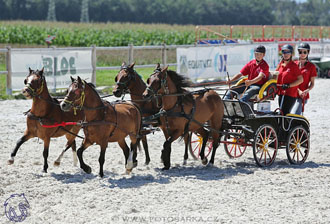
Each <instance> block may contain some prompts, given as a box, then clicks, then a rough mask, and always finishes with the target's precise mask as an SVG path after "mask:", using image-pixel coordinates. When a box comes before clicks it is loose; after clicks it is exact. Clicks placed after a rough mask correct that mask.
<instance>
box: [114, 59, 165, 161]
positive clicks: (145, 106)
mask: <svg viewBox="0 0 330 224" xmlns="http://www.w3.org/2000/svg"><path fill="white" fill-rule="evenodd" d="M115 82H116V86H115V88H114V90H113V94H114V95H115V96H116V97H121V96H122V95H124V94H125V93H127V92H129V94H130V96H131V100H132V102H134V103H136V104H137V105H138V106H139V107H140V109H141V111H142V117H149V116H151V115H153V114H156V113H157V112H159V109H160V107H161V106H157V104H159V103H158V101H156V100H157V99H156V98H154V99H152V100H145V99H144V98H143V96H142V94H143V92H144V91H145V89H146V88H147V85H146V84H145V82H144V81H143V80H142V78H141V76H140V75H139V74H138V73H137V72H136V71H135V70H134V63H132V64H130V65H129V66H127V65H126V64H125V63H123V64H122V65H121V69H120V71H119V73H118V74H117V75H116V77H115ZM142 144H143V148H144V151H145V156H146V161H145V164H146V165H148V164H149V162H150V156H149V150H148V143H147V137H146V135H144V136H143V137H142Z"/></svg>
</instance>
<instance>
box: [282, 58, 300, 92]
mask: <svg viewBox="0 0 330 224" xmlns="http://www.w3.org/2000/svg"><path fill="white" fill-rule="evenodd" d="M280 63H282V62H280ZM278 71H279V74H278V78H277V84H280V85H282V84H290V83H292V82H294V81H296V80H297V79H298V76H299V75H301V73H300V70H299V67H298V66H297V65H296V64H295V63H294V62H293V61H290V62H289V63H288V64H287V65H286V66H283V65H281V66H280V67H279V69H278ZM278 95H287V96H291V97H298V86H295V87H291V88H289V89H286V90H283V89H282V87H281V86H278Z"/></svg>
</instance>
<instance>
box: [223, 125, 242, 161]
mask: <svg viewBox="0 0 330 224" xmlns="http://www.w3.org/2000/svg"><path fill="white" fill-rule="evenodd" d="M230 132H236V133H242V130H236V129H231V130H230ZM243 140H244V139H242V138H240V137H238V136H236V135H225V138H224V141H225V142H230V143H225V144H224V146H225V152H226V153H227V155H228V156H229V158H238V157H241V156H242V155H243V154H244V152H245V150H246V147H247V146H242V145H241V143H244V142H243Z"/></svg>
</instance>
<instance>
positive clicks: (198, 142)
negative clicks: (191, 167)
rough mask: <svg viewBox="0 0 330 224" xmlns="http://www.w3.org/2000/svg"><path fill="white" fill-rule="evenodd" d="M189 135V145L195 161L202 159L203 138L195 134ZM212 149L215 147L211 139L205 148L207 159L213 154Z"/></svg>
mask: <svg viewBox="0 0 330 224" xmlns="http://www.w3.org/2000/svg"><path fill="white" fill-rule="evenodd" d="M189 135H190V136H189V140H190V143H189V145H188V147H189V152H190V154H191V156H192V157H193V158H194V159H195V160H197V159H199V158H200V157H199V153H200V151H201V149H202V144H203V137H202V136H200V135H199V134H195V133H190V134H189ZM212 147H213V144H212V140H210V139H209V140H208V141H207V143H206V146H205V157H206V158H207V157H208V156H209V155H210V154H211V152H212Z"/></svg>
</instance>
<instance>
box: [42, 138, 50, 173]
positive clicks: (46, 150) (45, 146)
mask: <svg viewBox="0 0 330 224" xmlns="http://www.w3.org/2000/svg"><path fill="white" fill-rule="evenodd" d="M49 143H50V138H46V139H44V152H43V153H42V155H43V156H44V172H45V173H47V169H48V162H47V159H48V154H49Z"/></svg>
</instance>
